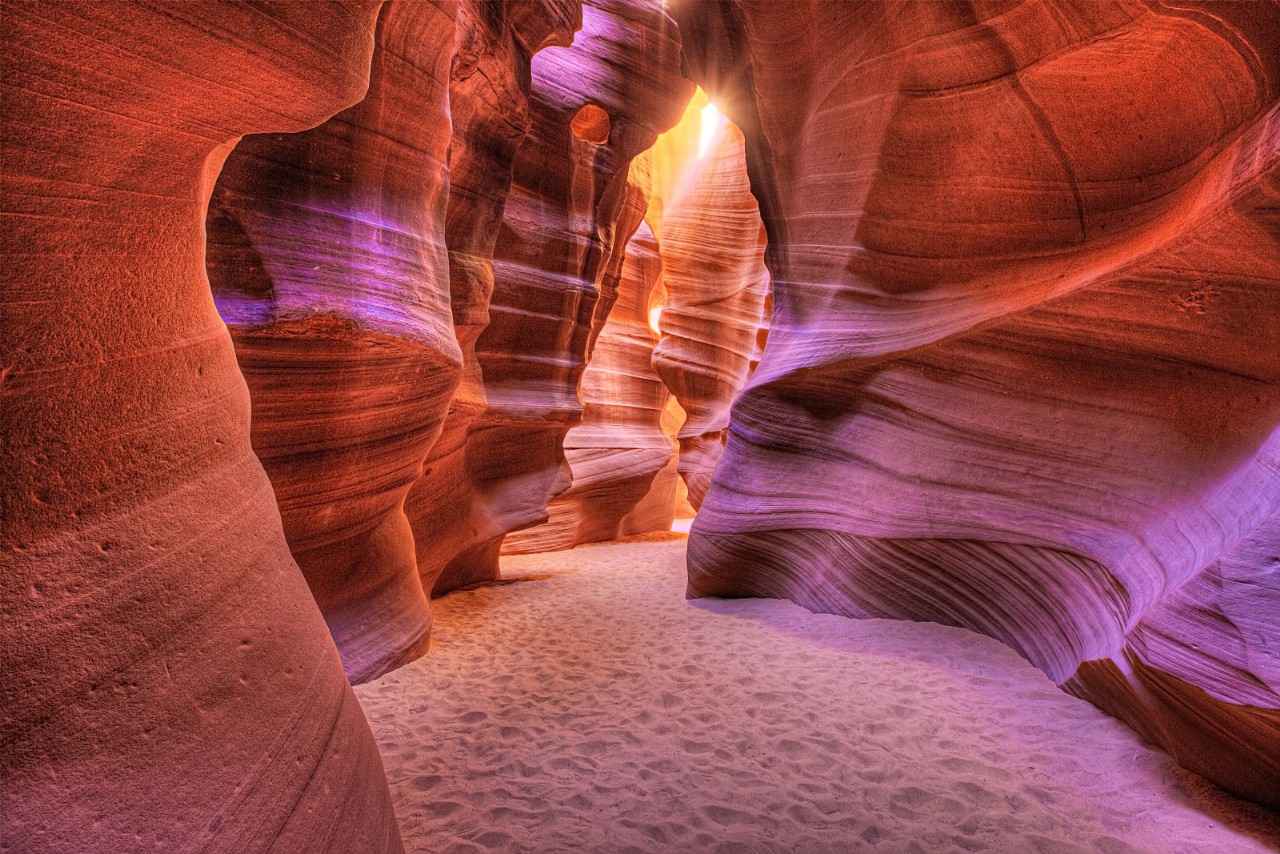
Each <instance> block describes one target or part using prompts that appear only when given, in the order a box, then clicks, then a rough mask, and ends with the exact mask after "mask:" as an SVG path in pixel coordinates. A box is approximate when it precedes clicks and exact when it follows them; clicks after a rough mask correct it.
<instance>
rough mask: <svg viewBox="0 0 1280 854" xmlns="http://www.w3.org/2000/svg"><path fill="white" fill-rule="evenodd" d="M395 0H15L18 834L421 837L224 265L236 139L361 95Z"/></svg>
mask: <svg viewBox="0 0 1280 854" xmlns="http://www.w3.org/2000/svg"><path fill="white" fill-rule="evenodd" d="M378 5H379V4H378V3H376V2H340V3H337V2H335V3H295V4H278V5H273V6H271V7H270V8H269V9H268V8H264V7H262V6H260V5H250V4H213V3H152V2H131V3H100V2H73V0H68V2H60V3H56V4H55V3H16V2H6V3H4V4H3V8H2V10H0V17H2V19H3V22H4V24H3V27H2V28H0V41H2V43H3V56H4V73H3V78H2V82H0V99H2V100H0V121H2V122H3V128H2V130H0V133H2V135H3V139H4V158H3V163H2V164H0V181H2V183H0V192H2V193H3V197H4V199H5V204H6V207H7V216H6V217H5V256H6V258H5V265H4V272H3V273H2V274H0V276H2V277H3V278H2V279H0V281H2V283H3V284H2V286H0V312H3V317H2V319H0V328H3V330H4V333H3V334H4V346H3V365H2V367H0V435H3V437H4V438H3V443H4V453H3V454H0V501H2V502H3V503H2V505H0V510H2V513H0V516H3V519H4V523H3V527H2V529H0V565H2V566H3V573H4V577H5V583H4V584H3V585H0V626H2V627H3V631H0V849H4V850H8V851H49V850H60V851H80V852H119V851H128V850H137V849H140V848H147V849H154V850H178V849H180V848H185V847H198V848H209V849H218V850H236V851H263V850H267V849H269V848H270V849H271V850H279V851H355V850H359V851H368V852H391V851H399V850H401V846H400V841H399V835H398V833H397V830H396V824H395V817H394V815H393V814H392V811H391V805H390V800H389V797H388V793H387V787H386V782H385V779H384V777H383V772H382V764H381V760H380V759H379V756H378V752H377V748H376V746H375V745H374V742H373V739H372V737H371V736H370V733H369V730H368V727H367V725H366V723H365V720H364V716H363V714H362V713H361V711H360V707H359V705H358V704H357V703H356V700H355V698H354V696H353V695H352V693H351V689H350V687H349V685H348V684H347V681H346V679H345V678H344V677H343V673H342V666H341V662H340V661H339V658H338V653H337V650H336V649H335V648H334V645H333V643H332V641H331V640H330V638H329V633H328V631H327V630H326V627H325V623H324V621H323V620H322V619H321V616H320V613H319V611H318V610H317V609H316V606H315V602H314V600H313V599H312V597H311V594H310V593H309V592H308V589H307V585H306V582H305V581H304V579H303V576H302V574H301V573H300V572H299V571H298V567H297V565H296V564H295V563H294V561H293V558H292V557H291V556H290V553H289V549H288V546H287V544H286V541H285V536H284V533H283V531H282V528H281V522H280V514H279V512H278V511H277V509H276V504H275V500H274V497H273V494H272V490H271V484H270V482H269V481H268V480H267V477H266V475H265V474H264V472H263V469H262V466H261V465H260V463H259V461H258V459H257V457H255V456H254V453H253V450H252V448H251V446H250V432H249V394H248V390H247V389H246V387H245V383H244V380H243V378H242V377H241V375H240V372H239V370H238V369H237V366H236V359H235V353H234V351H233V349H232V342H231V338H230V337H229V336H228V334H227V330H226V327H225V326H223V324H222V321H221V320H220V319H219V317H218V313H217V311H216V310H215V308H214V303H213V300H212V299H211V297H210V291H209V285H208V282H207V280H206V278H205V272H204V245H205V236H204V224H205V212H206V210H207V208H208V204H209V198H210V194H211V192H212V190H213V185H214V180H215V178H216V176H217V174H218V172H219V169H220V168H221V166H222V163H223V160H224V158H226V156H227V154H228V152H229V151H230V150H231V148H232V146H234V145H235V143H236V141H237V139H238V138H239V137H241V136H243V135H245V134H250V133H267V132H281V133H295V132H298V131H301V130H303V129H305V128H307V127H311V126H314V125H316V124H318V123H320V122H323V121H324V120H325V119H327V118H328V117H329V116H331V115H333V114H334V113H336V112H338V111H339V110H342V109H344V108H346V107H349V106H351V105H352V104H354V103H355V102H357V101H359V100H360V98H362V97H363V96H364V93H365V89H366V87H367V85H368V72H369V62H370V51H371V49H372V47H373V36H374V24H375V17H376V14H377V10H378Z"/></svg>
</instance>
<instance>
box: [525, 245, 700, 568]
mask: <svg viewBox="0 0 1280 854" xmlns="http://www.w3.org/2000/svg"><path fill="white" fill-rule="evenodd" d="M661 276H662V259H661V258H660V257H659V256H658V247H657V243H656V241H655V240H654V238H653V232H652V231H650V230H649V227H648V226H647V225H646V224H644V223H641V224H640V227H639V228H638V229H637V230H636V233H635V234H634V235H633V236H632V238H631V241H630V242H629V243H628V244H627V251H626V260H625V262H624V264H623V269H622V277H621V280H620V283H619V287H618V298H617V301H616V302H615V303H614V305H613V309H612V311H610V313H609V319H608V321H607V322H606V323H605V325H604V327H603V328H602V329H601V332H600V336H599V338H598V339H597V340H596V345H595V347H594V349H593V352H592V355H591V361H590V363H589V364H588V365H587V368H586V371H585V373H584V375H583V378H582V402H583V410H584V416H583V420H582V423H581V424H579V425H578V426H576V427H574V428H573V429H572V430H570V431H569V432H568V433H567V434H566V435H565V439H564V451H565V459H566V461H567V463H568V465H569V470H570V477H571V482H570V487H569V489H568V490H566V491H565V492H564V493H563V494H561V495H559V496H557V497H556V498H555V499H554V500H553V501H552V502H551V504H550V505H549V506H548V508H547V515H548V517H549V518H548V521H547V522H546V523H544V524H542V525H538V526H535V527H533V528H529V529H527V530H524V531H520V532H518V533H513V534H511V535H509V536H508V537H507V538H506V540H505V541H504V543H503V552H504V553H512V554H521V553H532V552H543V551H554V550H557V549H567V548H572V547H573V546H575V545H579V544H581V543H593V542H601V541H604V540H613V539H617V538H618V537H619V536H626V535H629V534H638V533H646V532H648V531H665V530H669V529H670V527H671V522H672V520H673V518H674V515H675V498H676V496H675V490H674V483H662V482H659V483H657V484H655V479H656V478H658V477H659V475H660V473H662V472H663V471H664V470H665V469H666V468H667V467H668V464H669V463H671V462H672V461H673V460H674V457H675V454H674V447H673V442H672V437H671V436H670V435H668V434H667V433H666V432H665V431H664V430H663V425H662V414H663V410H664V408H665V407H666V405H667V400H668V398H669V396H670V393H669V392H668V391H667V387H666V386H665V385H664V384H663V382H662V380H661V379H660V378H659V377H658V375H657V374H656V373H655V372H654V370H653V368H652V367H651V365H650V359H651V358H652V356H653V348H654V346H655V345H656V344H657V343H658V334H657V332H656V331H655V330H654V329H653V328H652V327H651V326H650V324H649V312H650V309H651V307H653V306H654V305H655V304H656V303H657V301H658V299H659V298H660V293H661V287H662V282H661ZM655 487H656V488H657V489H658V490H659V494H658V495H655V496H654V498H653V500H652V502H650V503H649V504H647V505H646V506H644V507H640V506H639V505H640V504H641V503H642V502H643V501H644V500H645V499H646V497H648V496H649V494H650V491H651V490H653V489H655ZM664 496H665V497H664Z"/></svg>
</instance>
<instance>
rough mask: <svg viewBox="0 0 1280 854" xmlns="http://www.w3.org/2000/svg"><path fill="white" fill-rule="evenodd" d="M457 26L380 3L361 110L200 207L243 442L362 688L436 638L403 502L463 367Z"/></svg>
mask: <svg viewBox="0 0 1280 854" xmlns="http://www.w3.org/2000/svg"><path fill="white" fill-rule="evenodd" d="M454 15H455V9H454V8H453V4H452V3H446V4H441V5H437V4H433V3H422V2H402V0H392V2H389V3H387V4H386V5H385V6H383V8H382V12H381V15H380V17H379V20H378V28H377V39H376V43H375V47H374V54H373V62H372V68H371V72H370V85H369V93H368V95H367V96H366V97H365V98H364V100H362V101H361V102H360V103H359V104H357V105H356V106H354V107H352V108H351V109H349V110H346V111H344V112H342V113H340V114H339V115H337V116H335V117H334V118H332V119H330V120H329V121H328V122H326V123H325V124H323V125H321V126H320V127H318V128H316V129H314V130H311V131H307V132H304V133H298V134H262V135H255V136H250V137H247V138H246V139H244V140H242V141H241V143H240V144H239V145H238V146H237V147H236V149H235V151H233V152H232V153H231V156H230V157H229V158H228V159H227V163H226V165H225V166H224V167H223V170H222V174H221V175H220V176H219V178H218V183H217V186H216V188H215V190H214V194H213V200H212V203H211V206H210V211H209V223H208V234H209V245H208V270H209V279H210V282H211V284H212V286H213V292H214V297H215V300H216V301H217V304H218V309H219V311H220V312H221V313H222V317H223V319H224V320H225V321H226V323H227V325H228V326H229V327H230V329H231V333H232V338H233V340H234V341H235V346H236V355H237V358H238V359H239V363H240V367H241V370H242V371H243V372H244V375H245V379H246V380H247V382H248V385H249V392H250V397H251V398H252V401H253V430H252V438H253V448H254V451H255V452H256V453H257V455H258V457H259V459H261V460H262V463H263V466H264V467H265V468H266V471H267V475H268V476H269V477H270V478H271V482H272V486H273V487H274V490H275V495H276V501H277V503H278V504H279V506H280V515H281V517H282V518H283V520H284V531H285V537H286V538H287V540H288V542H289V546H290V549H291V551H292V552H293V556H294V558H295V559H296V560H297V562H298V565H299V566H300V567H301V568H302V572H303V575H305V576H306V579H307V582H308V584H309V585H310V588H311V593H312V595H313V596H314V597H315V599H316V603H317V604H318V605H319V606H320V610H321V612H322V613H323V614H324V616H325V620H326V621H327V623H328V625H329V629H330V631H331V632H332V634H333V637H334V640H335V641H336V642H337V645H338V649H339V651H340V652H341V654H342V657H343V663H344V665H345V667H346V671H347V675H348V676H349V677H350V679H351V681H353V682H361V681H365V680H367V679H370V678H373V677H374V676H377V675H379V674H381V673H383V672H385V671H386V670H388V669H391V668H393V667H395V666H397V665H398V664H400V663H403V662H404V661H407V660H411V659H412V658H414V657H416V656H417V655H418V654H419V653H420V651H422V649H423V647H424V646H425V645H426V642H427V634H428V631H429V627H430V616H429V611H428V609H427V599H426V596H425V595H424V593H423V591H422V584H421V582H420V581H419V580H418V569H417V561H416V558H415V553H414V543H413V534H412V532H411V531H410V529H409V520H408V519H407V518H406V517H405V515H404V512H403V510H402V509H401V508H402V504H403V502H404V497H405V494H406V493H407V492H408V490H409V487H410V486H411V485H412V484H413V482H414V481H415V480H417V478H418V477H419V475H421V473H422V462H423V459H424V458H425V457H426V454H427V451H428V450H429V449H430V447H431V446H432V444H433V443H434V442H435V439H436V436H437V435H438V434H439V432H440V426H441V423H442V422H443V420H444V417H445V414H446V412H447V410H448V407H449V402H450V400H451V399H452V397H453V392H454V389H455V387H456V386H457V383H458V378H459V375H460V373H461V361H462V356H461V352H460V351H459V349H458V344H457V340H456V339H455V338H454V332H453V324H452V317H451V312H450V303H449V270H448V263H447V259H446V256H445V245H444V243H445V239H444V238H445V234H444V232H445V206H446V204H447V202H448V198H449V196H448V177H449V176H448V170H447V164H446V156H447V151H448V147H449V143H450V136H451V133H450V103H449V88H448V86H449V72H450V67H451V64H452V60H453V56H454V38H455V31H454Z"/></svg>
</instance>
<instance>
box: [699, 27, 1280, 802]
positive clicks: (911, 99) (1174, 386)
mask: <svg viewBox="0 0 1280 854" xmlns="http://www.w3.org/2000/svg"><path fill="white" fill-rule="evenodd" d="M675 14H676V15H677V18H678V19H679V20H680V21H681V27H682V30H683V33H684V39H685V43H686V58H687V59H688V60H689V63H690V66H691V69H692V71H693V72H694V73H695V76H697V77H699V78H700V79H701V80H702V81H703V85H704V86H706V87H707V88H708V89H709V91H711V94H712V97H713V98H715V99H716V101H717V103H718V104H719V105H720V107H721V108H722V109H724V110H725V111H726V112H727V113H729V114H730V115H731V117H733V118H734V119H735V120H736V121H737V122H738V123H739V125H740V126H742V127H743V128H744V130H745V132H746V136H747V153H748V161H749V165H750V170H751V175H752V181H753V189H754V191H755V194H756V196H757V198H759V199H760V200H761V206H762V215H763V218H764V220H765V222H766V224H767V226H768V230H769V238H770V239H769V249H768V253H769V261H770V267H771V271H772V273H773V275H774V287H775V303H774V306H775V307H774V314H773V324H772V328H771V330H770V340H769V346H768V349H767V350H766V352H765V354H764V357H763V359H762V361H761V363H760V366H759V369H758V371H757V373H756V374H755V376H754V377H753V379H752V381H751V383H750V384H749V387H748V389H747V391H746V392H745V393H744V395H743V397H742V398H741V399H740V401H739V403H738V404H737V407H736V409H735V416H734V420H733V424H732V426H731V434H730V438H729V442H728V447H727V449H726V451H725V454H724V456H723V458H722V460H721V463H720V468H719V470H718V472H717V477H716V482H715V483H714V484H713V486H712V487H711V490H710V492H709V494H708V496H707V498H706V500H705V503H704V505H703V508H702V512H701V514H700V516H699V521H698V523H697V525H696V527H695V533H694V536H693V538H692V539H691V542H690V549H689V559H690V591H691V592H692V593H693V594H695V595H773V596H787V597H790V598H793V599H795V600H796V601H798V602H800V603H802V604H804V605H806V606H809V607H813V608H816V609H818V610H823V611H831V612H837V613H844V614H849V615H853V616H865V615H871V616H889V617H901V618H910V619H919V620H934V621H939V622H947V623H952V624H958V625H964V626H968V627H970V628H974V629H977V630H979V631H983V632H986V633H988V634H991V635H993V636H995V637H998V638H1000V639H1001V640H1004V641H1006V642H1007V643H1009V644H1011V645H1012V646H1014V647H1015V648H1017V649H1019V650H1021V651H1022V652H1023V653H1024V654H1026V655H1027V656H1028V657H1029V658H1030V659H1031V660H1032V661H1033V662H1034V663H1036V664H1037V665H1038V666H1040V667H1041V668H1043V669H1044V670H1045V671H1046V672H1047V673H1049V674H1050V676H1052V677H1053V678H1054V679H1056V680H1057V681H1059V682H1061V683H1065V684H1066V685H1067V686H1068V687H1069V688H1070V689H1071V690H1073V691H1076V692H1078V693H1081V694H1082V695H1084V696H1087V697H1089V698H1090V699H1092V700H1094V701H1095V702H1097V703H1098V704H1099V705H1101V706H1103V707H1104V708H1106V709H1108V710H1109V711H1111V712H1112V713H1114V714H1116V715H1118V716H1119V717H1121V718H1124V719H1125V720H1128V721H1130V722H1131V723H1133V724H1134V725H1135V726H1136V727H1137V728H1138V729H1139V730H1140V731H1142V732H1144V733H1145V734H1147V735H1148V736H1149V737H1151V738H1153V739H1154V740H1156V741H1157V742H1159V743H1161V744H1163V745H1164V746H1165V747H1166V748H1167V749H1169V750H1170V752H1171V753H1173V754H1174V755H1175V756H1177V757H1178V759H1179V760H1180V761H1182V762H1183V763H1184V764H1185V765H1187V766H1188V767H1190V768H1193V769H1194V770H1197V771H1199V772H1200V773H1202V774H1204V775H1206V776H1208V777H1209V778H1210V779H1213V780H1215V781H1216V782H1219V783H1220V784H1222V785H1224V786H1225V787H1227V788H1228V789H1230V790H1232V791H1234V792H1236V793H1238V794H1242V795H1244V796H1246V797H1250V798H1254V799H1256V800H1260V801H1263V802H1265V803H1270V804H1272V805H1276V804H1280V791H1278V790H1277V789H1278V786H1277V780H1280V752H1278V751H1277V745H1280V729H1278V728H1277V726H1278V724H1277V721H1278V717H1277V711H1276V710H1277V709H1280V697H1278V696H1277V689H1278V688H1280V680H1278V679H1277V670H1276V659H1275V652H1274V650H1275V649H1276V648H1277V647H1278V645H1280V638H1277V636H1276V634H1275V628H1274V622H1273V621H1270V620H1269V619H1268V618H1267V617H1266V614H1267V613H1269V609H1272V608H1274V599H1275V593H1276V590H1277V581H1276V576H1275V570H1274V559H1275V558H1274V556H1275V549H1276V546H1277V529H1276V523H1275V518H1276V517H1275V513H1276V511H1277V507H1280V477H1278V476H1277V475H1278V470H1277V464H1276V449H1277V439H1276V436H1277V435H1278V434H1277V431H1276V428H1277V424H1278V423H1280V414H1278V413H1280V395H1277V378H1278V377H1277V374H1278V372H1280V356H1277V354H1280V339H1278V338H1277V334H1278V333H1277V330H1278V329H1280V324H1278V321H1280V316H1278V315H1280V299H1277V291H1276V284H1275V283H1276V281H1278V280H1280V252H1278V250H1277V242H1276V234H1277V233H1280V223H1277V219H1276V210H1277V204H1276V201H1277V168H1278V167H1277V160H1278V159H1280V154H1278V152H1280V120H1278V118H1277V115H1278V113H1277V107H1276V105H1277V99H1278V93H1280V80H1278V79H1277V75H1280V71H1278V69H1280V56H1278V55H1277V54H1278V52H1280V39H1277V38H1276V33H1277V32H1280V8H1278V7H1277V6H1276V5H1275V4H1270V3H1267V4H1263V3H1257V4H1226V5H1222V4H1219V5H1211V4H1205V5H1204V6H1201V5H1198V4H1181V5H1180V6H1179V7H1178V8H1176V9H1175V8H1167V7H1155V8H1151V7H1148V6H1145V5H1139V4H1134V5H1128V4H1117V5H1109V6H1101V5H1096V6H1086V7H1081V6H1079V5H1077V4H1068V3H1045V4H1008V5H1007V6H1005V5H996V6H993V7H991V8H989V9H986V10H985V11H984V12H983V13H982V14H981V15H975V14H973V13H970V12H963V13H962V12H959V11H957V10H953V9H951V8H950V7H946V6H942V5H939V4H911V3H904V4H874V5H871V6H860V5H853V4H845V3H839V2H831V3H819V4H814V5H812V6H808V7H793V6H791V5H790V4H787V5H786V6H785V8H784V7H781V6H773V5H769V4H748V3H741V4H740V3H732V2H726V3H715V4H713V3H696V2H686V3H684V4H682V5H680V6H678V7H677V8H676V10H675ZM829 32H840V33H845V34H848V38H847V39H846V40H843V41H842V42H840V43H835V42H832V41H831V40H830V39H828V38H827V37H826V34H827V33H829Z"/></svg>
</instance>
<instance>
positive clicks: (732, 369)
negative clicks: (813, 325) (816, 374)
mask: <svg viewBox="0 0 1280 854" xmlns="http://www.w3.org/2000/svg"><path fill="white" fill-rule="evenodd" d="M684 122H687V123H688V124H689V125H691V127H690V128H688V130H687V131H686V132H685V133H684V134H677V133H675V132H673V134H672V138H671V139H670V140H664V142H667V143H668V144H669V145H670V148H671V150H670V151H663V150H660V151H658V152H656V153H655V158H657V159H659V160H660V162H661V161H662V160H664V159H665V160H666V161H667V162H668V163H672V164H673V165H674V166H675V168H668V169H667V170H665V172H666V174H665V175H663V176H662V178H660V180H659V182H658V184H659V187H658V190H657V192H656V193H655V195H656V196H657V197H658V199H659V206H658V209H657V211H655V213H656V218H657V219H658V221H659V222H660V230H659V234H660V235H661V237H660V241H661V243H660V246H661V254H662V262H663V266H664V271H665V286H666V294H667V297H666V301H665V303H663V305H662V314H661V317H660V320H659V331H660V333H661V340H660V341H659V343H658V346H657V348H656V349H655V350H654V354H653V366H654V369H655V370H656V371H657V372H658V375H659V376H660V377H662V380H663V382H664V383H665V384H666V385H667V387H668V388H669V389H671V392H672V394H673V395H674V396H675V398H676V400H677V401H679V403H680V406H681V408H682V409H683V410H684V413H685V419H684V422H683V423H682V424H681V426H680V429H679V432H678V433H677V438H678V440H679V458H678V470H679V472H680V476H681V478H683V480H684V482H685V485H686V487H687V489H688V496H689V501H690V503H691V504H692V505H693V507H694V508H695V509H696V508H697V507H698V506H700V505H701V503H702V499H703V497H704V496H705V495H706V492H707V488H708V487H709V486H710V483H711V474H712V472H713V471H714V470H715V467H716V463H717V461H719V459H720V454H721V453H722V452H723V450H724V445H725V440H726V437H727V434H728V427H729V408H730V406H731V405H732V404H733V401H734V399H735V398H736V397H737V395H738V392H739V391H741V390H742V387H743V386H744V385H745V384H746V381H747V377H748V375H749V373H750V371H751V369H752V368H753V367H754V363H755V361H754V360H755V359H756V357H757V348H758V344H759V341H758V334H759V332H760V329H761V328H762V325H764V324H765V323H766V319H765V316H764V311H765V303H766V299H767V298H768V294H769V285H770V282H769V272H768V270H767V269H766V268H765V263H764V252H765V230H764V225H763V224H762V223H761V221H760V208H759V206H758V205H757V203H756V200H755V198H754V197H753V196H752V195H751V186H750V182H749V180H748V177H747V168H746V151H745V147H744V138H743V136H742V132H741V131H740V130H738V129H737V128H736V127H734V126H733V125H732V124H730V123H728V122H726V121H725V120H724V119H723V118H722V117H720V116H719V115H718V114H717V113H716V112H715V108H714V107H712V108H710V109H708V108H707V106H706V98H705V96H702V97H700V98H697V99H695V100H694V101H692V102H691V103H690V105H689V109H688V110H687V111H686V114H685V120H684ZM677 130H681V129H680V128H678V129H677ZM695 146H696V147H695Z"/></svg>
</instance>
